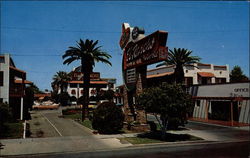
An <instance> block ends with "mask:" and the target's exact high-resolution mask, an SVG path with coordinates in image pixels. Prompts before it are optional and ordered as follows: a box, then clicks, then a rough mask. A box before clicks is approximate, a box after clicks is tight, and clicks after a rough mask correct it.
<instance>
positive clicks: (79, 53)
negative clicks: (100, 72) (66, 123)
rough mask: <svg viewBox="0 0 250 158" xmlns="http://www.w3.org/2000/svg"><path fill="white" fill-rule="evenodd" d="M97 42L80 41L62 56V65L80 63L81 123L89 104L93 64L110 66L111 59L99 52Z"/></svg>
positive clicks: (104, 53) (109, 56)
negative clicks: (81, 91) (99, 63)
mask: <svg viewBox="0 0 250 158" xmlns="http://www.w3.org/2000/svg"><path fill="white" fill-rule="evenodd" d="M97 44H98V40H97V41H93V40H88V39H87V40H85V41H83V40H82V39H80V41H79V42H77V46H76V47H69V49H68V50H67V51H66V52H65V54H64V55H63V56H62V58H63V59H65V60H64V62H63V64H68V65H69V64H70V63H72V62H73V61H76V60H80V61H81V72H82V73H83V74H84V76H83V88H84V91H83V93H84V94H83V95H84V101H83V106H82V121H83V120H84V119H85V109H86V108H87V107H88V103H89V86H90V73H91V72H93V68H94V66H95V62H99V61H100V62H103V63H105V64H108V65H110V66H112V64H111V63H110V62H109V60H108V59H110V58H111V55H109V54H108V53H106V52H103V51H102V50H100V48H101V46H97Z"/></svg>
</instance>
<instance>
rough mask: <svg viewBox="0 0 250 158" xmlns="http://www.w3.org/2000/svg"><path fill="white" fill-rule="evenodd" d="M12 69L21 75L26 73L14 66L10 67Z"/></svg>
mask: <svg viewBox="0 0 250 158" xmlns="http://www.w3.org/2000/svg"><path fill="white" fill-rule="evenodd" d="M10 69H12V70H16V71H19V72H21V73H26V72H25V71H23V70H20V69H18V68H16V67H14V66H10Z"/></svg>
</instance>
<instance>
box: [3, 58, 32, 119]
mask: <svg viewBox="0 0 250 158" xmlns="http://www.w3.org/2000/svg"><path fill="white" fill-rule="evenodd" d="M31 83H32V82H30V81H27V80H26V72H25V71H23V70H20V69H18V68H16V66H15V64H14V62H13V60H12V58H11V57H10V55H9V54H3V55H0V102H2V103H8V104H9V106H10V107H11V109H12V111H13V114H14V117H16V118H20V119H21V120H22V119H23V113H24V111H23V109H24V108H23V107H24V97H25V85H26V84H31Z"/></svg>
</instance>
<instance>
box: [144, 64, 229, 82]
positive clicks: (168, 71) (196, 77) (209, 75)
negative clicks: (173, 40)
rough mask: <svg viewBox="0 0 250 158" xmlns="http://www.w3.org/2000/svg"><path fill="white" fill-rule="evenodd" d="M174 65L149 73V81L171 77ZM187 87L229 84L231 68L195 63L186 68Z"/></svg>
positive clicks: (152, 70) (149, 71)
mask: <svg viewBox="0 0 250 158" xmlns="http://www.w3.org/2000/svg"><path fill="white" fill-rule="evenodd" d="M174 68H175V66H174V65H170V66H162V67H159V68H155V69H151V70H148V71H147V79H149V80H150V79H154V78H164V77H169V76H171V75H172V74H173V73H174ZM183 69H184V77H185V84H186V85H193V84H202V85H205V84H211V83H226V82H229V74H230V72H229V66H228V65H223V66H218V65H213V64H202V63H195V64H192V65H188V66H184V68H183Z"/></svg>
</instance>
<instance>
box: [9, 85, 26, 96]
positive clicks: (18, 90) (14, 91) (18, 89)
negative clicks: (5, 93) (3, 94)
mask: <svg viewBox="0 0 250 158" xmlns="http://www.w3.org/2000/svg"><path fill="white" fill-rule="evenodd" d="M9 94H10V97H22V95H23V94H24V92H23V89H22V86H15V87H10V91H9Z"/></svg>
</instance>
